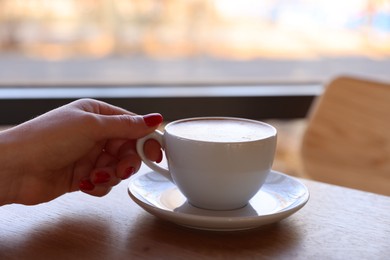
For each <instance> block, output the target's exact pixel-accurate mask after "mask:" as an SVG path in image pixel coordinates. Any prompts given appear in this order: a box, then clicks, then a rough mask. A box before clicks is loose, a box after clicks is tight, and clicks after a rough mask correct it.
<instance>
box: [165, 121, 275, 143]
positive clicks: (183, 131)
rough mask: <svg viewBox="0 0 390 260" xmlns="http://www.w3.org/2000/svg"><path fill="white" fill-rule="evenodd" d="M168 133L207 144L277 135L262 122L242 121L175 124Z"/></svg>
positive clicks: (244, 140) (169, 127) (183, 122)
mask: <svg viewBox="0 0 390 260" xmlns="http://www.w3.org/2000/svg"><path fill="white" fill-rule="evenodd" d="M167 131H168V132H169V133H171V134H174V135H176V136H179V137H181V138H185V139H191V140H199V141H205V142H246V141H253V140H259V139H264V138H267V137H269V136H273V135H275V134H276V131H275V129H274V128H272V127H270V126H268V125H266V124H262V123H260V122H251V121H246V120H240V119H198V120H189V121H182V122H178V123H174V124H172V125H169V126H168V128H167Z"/></svg>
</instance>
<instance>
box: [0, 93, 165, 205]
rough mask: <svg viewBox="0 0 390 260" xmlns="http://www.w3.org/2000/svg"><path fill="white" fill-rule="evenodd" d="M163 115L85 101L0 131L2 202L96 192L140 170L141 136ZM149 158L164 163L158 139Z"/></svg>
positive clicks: (150, 148)
mask: <svg viewBox="0 0 390 260" xmlns="http://www.w3.org/2000/svg"><path fill="white" fill-rule="evenodd" d="M162 121H163V118H162V116H161V115H160V114H149V115H145V116H138V115H135V114H133V113H131V112H129V111H126V110H124V109H121V108H118V107H115V106H112V105H109V104H107V103H104V102H100V101H96V100H92V99H81V100H78V101H75V102H72V103H70V104H68V105H65V106H63V107H60V108H57V109H55V110H52V111H50V112H48V113H46V114H44V115H42V116H39V117H37V118H35V119H33V120H30V121H28V122H26V123H23V124H21V125H19V126H16V127H14V128H11V129H8V130H6V131H3V132H1V133H0V205H2V204H7V203H22V204H29V205H31V204H37V203H41V202H46V201H49V200H52V199H54V198H56V197H58V196H60V195H62V194H64V193H67V192H71V191H76V190H81V191H83V192H85V193H88V194H90V195H95V196H103V195H105V194H107V193H108V192H109V191H110V189H111V187H112V186H114V185H116V184H118V183H119V182H120V181H121V180H123V179H126V178H128V177H130V175H132V174H134V173H135V172H137V171H138V169H139V168H140V165H141V160H140V158H139V156H138V154H137V153H136V150H135V142H136V139H137V138H140V137H143V136H145V135H147V134H149V133H151V132H153V131H154V130H155V129H156V128H157V127H158V126H159V125H160V124H161V123H162ZM145 151H146V154H147V156H148V157H149V158H150V159H151V160H153V161H157V162H159V161H161V159H162V152H161V150H160V146H159V145H158V144H157V142H155V141H149V142H148V143H147V144H146V147H145Z"/></svg>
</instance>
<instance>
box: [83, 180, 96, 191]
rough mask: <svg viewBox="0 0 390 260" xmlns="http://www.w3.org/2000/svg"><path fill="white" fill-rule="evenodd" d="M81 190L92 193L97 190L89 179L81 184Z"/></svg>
mask: <svg viewBox="0 0 390 260" xmlns="http://www.w3.org/2000/svg"><path fill="white" fill-rule="evenodd" d="M79 188H80V190H85V191H91V190H93V189H94V188H95V185H93V184H92V182H91V181H90V180H89V179H84V180H81V181H80V183H79Z"/></svg>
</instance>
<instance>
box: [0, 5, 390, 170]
mask: <svg viewBox="0 0 390 260" xmlns="http://www.w3.org/2000/svg"><path fill="white" fill-rule="evenodd" d="M340 74H350V75H351V74H352V75H356V76H359V77H368V78H373V79H375V80H384V81H387V82H388V81H390V0H240V1H237V0H0V101H1V102H0V106H1V108H2V109H1V110H2V111H7V112H2V113H1V114H0V117H1V120H0V124H15V123H18V122H22V121H24V120H27V119H29V118H31V117H33V116H35V115H37V114H40V113H43V112H45V111H47V110H49V109H52V108H54V107H56V106H59V105H61V104H63V103H66V102H68V101H70V100H71V99H72V98H74V96H73V94H74V93H69V92H66V91H65V94H61V96H54V98H53V97H51V96H50V95H49V97H46V92H47V90H48V88H50V89H51V90H53V91H54V90H58V89H61V92H64V88H66V90H69V87H71V88H72V89H70V90H69V91H76V88H82V87H83V86H87V87H89V88H94V90H96V89H99V90H103V93H105V94H111V92H115V91H114V89H113V88H112V87H113V86H114V87H115V86H116V87H117V86H122V87H123V88H127V87H129V86H131V87H137V86H140V88H142V90H144V88H147V87H149V88H148V89H145V92H148V91H149V92H152V90H150V86H158V87H161V86H170V84H172V85H175V86H180V87H183V88H186V89H188V87H192V88H193V87H196V88H197V87H199V86H208V85H210V84H211V85H217V86H223V87H224V92H227V91H229V90H228V88H227V87H226V86H228V85H234V84H236V86H251V87H256V89H259V88H257V87H259V86H260V89H261V87H263V86H265V88H264V89H265V92H264V91H263V92H264V93H267V91H268V92H269V87H270V88H273V87H274V86H276V87H277V86H280V85H283V84H284V85H285V86H287V88H284V90H289V91H288V93H286V94H283V93H280V89H278V90H277V91H276V96H270V97H267V95H266V97H264V98H263V97H261V96H258V97H257V96H256V97H248V98H246V97H243V98H239V97H238V98H237V100H234V99H227V98H221V99H216V100H218V105H215V104H214V103H213V102H214V101H213V100H214V99H207V98H205V99H202V98H200V99H198V98H195V99H191V98H185V99H183V98H180V97H177V98H173V99H170V98H164V95H163V97H162V98H161V99H157V98H156V97H154V98H153V101H150V98H143V99H142V98H141V99H139V98H137V97H131V95H132V94H129V96H119V97H118V98H117V99H119V101H118V100H117V99H116V98H113V99H110V100H108V101H109V102H112V103H114V104H117V105H119V106H123V107H125V108H127V109H129V110H132V111H136V112H138V113H146V112H147V111H149V110H151V111H152V112H156V111H160V112H162V113H163V114H164V116H166V117H168V116H169V114H170V113H171V114H172V113H173V112H175V111H180V112H181V116H183V115H185V116H188V115H190V114H191V113H194V111H195V112H198V113H203V112H201V111H205V110H210V113H216V112H218V113H223V114H224V115H225V114H226V115H228V114H227V113H228V111H229V112H230V113H232V112H235V111H236V110H237V111H244V112H245V113H248V114H244V115H241V114H240V116H245V117H246V116H249V114H250V113H249V112H251V111H252V110H258V111H259V113H260V114H262V115H266V114H267V113H270V112H272V111H274V110H276V109H278V110H280V111H281V113H282V114H286V115H287V116H286V117H288V115H290V112H291V111H293V110H294V109H295V110H296V109H298V107H302V106H303V107H304V108H303V110H305V111H306V106H305V105H304V104H303V103H306V104H307V105H309V104H310V102H311V101H310V100H311V97H310V96H305V95H303V97H295V95H294V93H292V91H295V89H296V88H294V86H304V87H305V86H306V87H309V88H310V87H313V88H315V87H316V86H322V85H324V84H326V83H327V82H328V81H329V80H331V79H332V78H334V77H336V76H338V75H340ZM31 86H32V87H33V88H30V89H28V87H31ZM42 86H43V87H44V88H43V90H42V89H40V88H41V87H42ZM291 86H293V87H292V88H291V89H292V90H290V87H291ZM161 89H163V90H162V91H164V88H161ZM204 89H205V88H204ZM229 89H231V88H229ZM238 89H239V91H242V88H241V87H238ZM273 89H274V88H273ZM297 89H299V88H297ZM1 90H3V92H1ZM10 90H11V91H10ZM13 91H15V93H13ZM38 91H39V92H38ZM153 91H156V89H154V90H153ZM178 91H181V90H180V89H179V90H178ZM202 91H204V90H202ZM239 91H238V92H235V93H239ZM263 92H262V93H263ZM309 92H310V91H309ZM7 93H8V94H7ZM34 93H38V94H37V96H34ZM55 93H57V92H55ZM88 93H89V92H88ZM6 94H7V95H8V96H7V95H6ZM27 94H28V95H27ZM222 94H223V93H222ZM317 94H318V93H317ZM23 95H24V96H23ZM26 95H27V96H26ZM40 95H42V96H43V97H42V98H39V96H40ZM310 95H313V93H311V94H310ZM315 95H316V94H315ZM22 96H23V97H22ZM31 96H32V98H28V97H31ZM210 100H211V101H210ZM230 100H232V103H229V102H230ZM223 102H226V104H225V103H223ZM173 103H175V106H173ZM237 104H239V105H237ZM253 107H255V108H253ZM200 108H203V110H200ZM218 109H219V110H218ZM271 114H272V113H271ZM271 114H270V115H268V116H267V115H266V118H271ZM269 122H270V123H271V124H273V125H274V126H276V127H277V128H278V132H279V134H278V136H279V137H278V139H279V140H278V149H277V156H276V161H275V164H274V168H275V169H276V170H280V171H283V172H286V173H289V174H292V175H297V176H302V170H301V161H300V157H299V146H300V141H301V136H302V133H303V132H304V129H305V126H306V120H305V118H299V119H296V120H280V118H279V119H278V118H275V119H271V120H269Z"/></svg>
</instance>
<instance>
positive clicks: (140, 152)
mask: <svg viewBox="0 0 390 260" xmlns="http://www.w3.org/2000/svg"><path fill="white" fill-rule="evenodd" d="M163 135H164V134H163V133H162V132H161V131H159V130H156V131H154V132H153V133H151V134H148V135H147V136H145V137H142V138H140V139H138V140H137V145H136V148H137V153H138V155H139V156H140V157H141V159H142V161H143V162H144V163H145V164H146V165H147V166H149V168H151V169H152V170H154V171H156V172H157V173H159V174H161V175H162V176H164V177H165V178H167V179H168V180H170V181H172V182H173V179H172V176H171V174H170V173H169V170H168V169H166V168H164V167H161V166H160V165H158V164H157V163H155V162H152V161H150V160H149V159H148V158H146V156H145V153H144V144H145V142H146V141H147V140H150V139H154V140H156V141H157V142H158V143H159V144H160V145H161V147H162V148H164V141H163Z"/></svg>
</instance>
